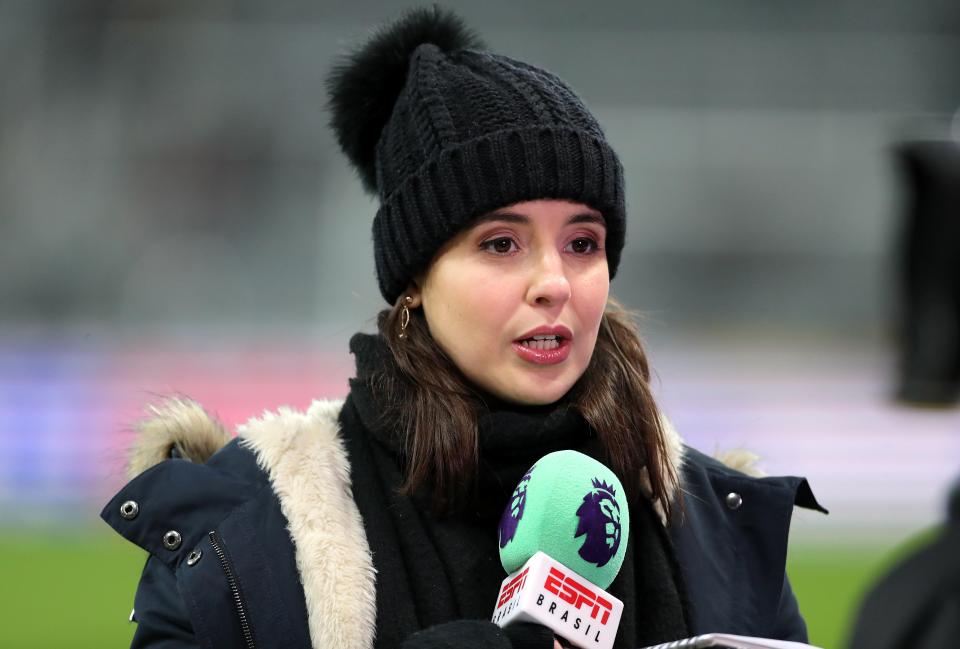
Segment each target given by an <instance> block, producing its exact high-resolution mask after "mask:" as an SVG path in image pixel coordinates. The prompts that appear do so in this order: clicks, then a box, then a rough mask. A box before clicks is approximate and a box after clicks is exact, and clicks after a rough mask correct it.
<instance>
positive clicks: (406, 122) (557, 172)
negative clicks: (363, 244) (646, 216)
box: [327, 7, 625, 304]
mask: <svg viewBox="0 0 960 649" xmlns="http://www.w3.org/2000/svg"><path fill="white" fill-rule="evenodd" d="M327 86H328V91H329V94H330V109H331V112H332V115H333V117H332V120H331V125H332V127H333V129H334V131H335V132H336V136H337V139H338V141H339V143H340V146H341V147H342V148H343V151H344V152H345V153H346V155H347V157H348V158H349V159H350V162H351V163H352V164H353V165H354V166H355V167H356V168H357V170H358V171H359V172H360V176H361V179H362V180H363V184H364V187H365V188H366V189H367V190H368V191H370V192H371V193H374V192H375V193H376V194H377V195H378V196H379V199H380V208H379V209H378V210H377V215H376V217H375V218H374V221H373V244H374V256H375V259H376V265H377V278H378V281H379V283H380V292H381V293H382V294H383V296H384V297H385V298H386V300H387V302H389V303H391V304H393V303H394V302H395V301H396V300H397V298H398V297H399V296H400V295H401V294H402V293H403V291H404V290H406V288H407V287H408V286H409V284H410V282H411V280H412V279H413V278H414V277H415V276H416V275H417V274H418V273H419V272H421V271H423V270H424V269H426V267H427V265H428V264H429V263H430V261H431V259H432V258H433V256H434V255H435V254H436V252H437V250H438V249H439V248H440V246H441V245H443V244H444V243H445V242H446V241H448V240H449V239H451V238H452V237H453V236H454V235H456V234H457V233H458V232H459V231H460V230H462V229H463V228H464V227H465V226H467V225H468V224H469V223H470V222H471V221H472V220H473V219H475V218H476V217H478V216H482V215H483V214H486V213H488V212H490V211H492V210H495V209H497V208H501V207H505V206H508V205H512V204H514V203H518V202H521V201H526V200H535V199H539V198H558V199H567V200H571V201H576V202H580V203H584V204H586V205H589V206H591V207H593V208H594V209H596V210H599V211H600V212H601V214H603V217H604V220H605V221H606V226H607V238H606V246H605V247H606V254H607V264H608V266H609V269H610V277H611V278H612V277H613V276H614V274H615V273H616V270H617V264H618V263H619V261H620V252H621V250H622V249H623V240H624V230H625V205H624V195H623V170H622V167H621V165H620V161H619V159H618V158H617V156H616V154H615V153H614V152H613V149H612V148H610V145H609V144H608V143H607V141H606V139H605V138H604V135H603V132H602V131H601V129H600V126H599V125H598V124H597V121H596V119H594V117H593V115H591V114H590V112H589V111H588V110H587V109H586V107H585V106H584V105H583V102H581V101H580V98H579V97H577V95H576V94H575V93H574V92H573V90H571V89H570V88H569V87H568V86H567V85H566V84H565V83H564V82H563V81H561V80H560V79H558V78H557V77H555V76H554V75H552V74H550V73H549V72H546V71H544V70H541V69H539V68H536V67H534V66H532V65H528V64H526V63H522V62H520V61H516V60H513V59H510V58H507V57H505V56H500V55H498V54H492V53H490V52H487V51H485V50H484V48H483V45H482V43H481V42H480V41H479V39H478V38H477V37H476V36H474V35H473V34H472V33H471V32H470V31H469V30H468V29H467V28H466V27H465V26H464V24H463V23H462V21H461V20H460V19H459V18H457V17H456V16H455V15H453V14H451V13H449V12H447V11H444V10H441V9H438V8H436V7H434V8H431V9H417V10H414V11H410V12H408V13H407V14H405V15H404V16H403V17H401V18H400V19H399V20H397V21H396V22H394V23H392V24H389V25H387V26H385V27H383V28H381V30H380V31H378V32H376V33H375V34H374V35H373V36H372V37H371V38H370V39H369V40H368V41H367V42H366V43H365V44H364V45H363V46H362V47H360V48H359V49H358V50H356V51H355V52H354V53H352V54H350V55H348V56H346V57H345V58H344V59H343V60H342V61H341V62H340V64H339V65H337V66H336V67H335V68H334V70H333V72H332V73H331V75H330V77H329V78H328V80H327Z"/></svg>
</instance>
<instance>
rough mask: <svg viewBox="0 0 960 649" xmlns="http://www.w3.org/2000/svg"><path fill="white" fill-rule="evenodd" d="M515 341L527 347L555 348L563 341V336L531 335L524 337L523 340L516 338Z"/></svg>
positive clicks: (538, 348)
mask: <svg viewBox="0 0 960 649" xmlns="http://www.w3.org/2000/svg"><path fill="white" fill-rule="evenodd" d="M517 342H518V343H520V344H521V345H523V346H524V347H526V348H527V349H537V350H548V349H557V348H559V347H560V344H561V343H562V342H563V336H556V335H552V336H531V337H530V338H524V339H523V340H518V341H517Z"/></svg>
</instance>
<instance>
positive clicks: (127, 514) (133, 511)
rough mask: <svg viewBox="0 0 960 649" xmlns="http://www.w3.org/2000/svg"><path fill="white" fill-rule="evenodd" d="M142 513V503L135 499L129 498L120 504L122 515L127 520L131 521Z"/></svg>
mask: <svg viewBox="0 0 960 649" xmlns="http://www.w3.org/2000/svg"><path fill="white" fill-rule="evenodd" d="M139 513H140V505H138V504H137V502H136V501H135V500H128V501H127V502H125V503H123V504H122V505H120V515H121V516H123V517H124V518H125V519H126V520H128V521H131V520H133V519H134V518H136V517H137V514H139Z"/></svg>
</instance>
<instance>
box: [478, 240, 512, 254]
mask: <svg viewBox="0 0 960 649" xmlns="http://www.w3.org/2000/svg"><path fill="white" fill-rule="evenodd" d="M480 247H481V248H483V249H485V250H489V251H490V252H495V253H497V254H499V255H505V254H507V253H510V252H513V250H514V247H515V244H514V242H513V239H511V238H510V237H497V238H496V239H490V240H489V241H484V242H483V243H482V244H480Z"/></svg>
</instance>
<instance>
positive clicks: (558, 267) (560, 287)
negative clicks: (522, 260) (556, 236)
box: [527, 251, 570, 306]
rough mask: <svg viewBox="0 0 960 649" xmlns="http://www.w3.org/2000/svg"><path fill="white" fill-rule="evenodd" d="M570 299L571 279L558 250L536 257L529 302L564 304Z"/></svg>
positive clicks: (543, 304)
mask: <svg viewBox="0 0 960 649" xmlns="http://www.w3.org/2000/svg"><path fill="white" fill-rule="evenodd" d="M569 299H570V280H569V279H567V274H566V269H565V268H564V265H563V259H561V257H560V253H559V252H558V251H546V252H544V253H543V254H541V255H539V256H538V257H537V259H536V262H535V265H534V268H533V270H532V271H531V275H530V285H529V287H528V288H527V303H528V304H532V305H539V306H556V305H562V304H565V303H566V302H567V300H569Z"/></svg>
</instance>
